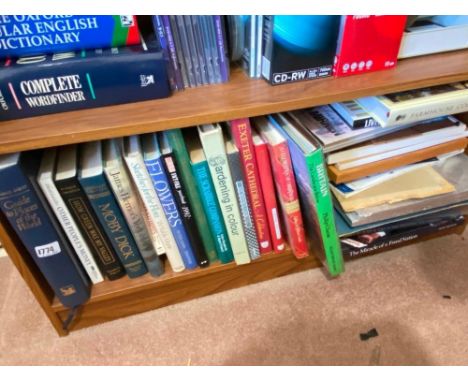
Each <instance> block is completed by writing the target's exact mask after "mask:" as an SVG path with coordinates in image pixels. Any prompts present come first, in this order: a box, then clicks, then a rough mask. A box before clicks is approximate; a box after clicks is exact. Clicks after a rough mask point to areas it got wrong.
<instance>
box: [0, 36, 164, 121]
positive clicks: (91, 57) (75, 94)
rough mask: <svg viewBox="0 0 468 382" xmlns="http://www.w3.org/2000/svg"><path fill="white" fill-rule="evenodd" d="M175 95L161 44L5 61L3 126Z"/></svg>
mask: <svg viewBox="0 0 468 382" xmlns="http://www.w3.org/2000/svg"><path fill="white" fill-rule="evenodd" d="M169 95H170V86H169V82H168V78H167V72H166V62H165V60H164V57H163V54H162V52H161V50H160V49H159V44H158V42H157V41H156V39H154V38H152V39H150V40H148V41H147V43H146V44H142V45H135V46H127V47H123V48H112V49H104V50H103V49H96V50H87V51H82V52H69V53H58V54H54V55H45V56H37V57H23V58H14V59H4V60H3V61H2V60H0V121H1V120H9V119H17V118H25V117H33V116H37V115H43V114H51V113H60V112H64V111H70V110H78V109H87V108H94V107H101V106H108V105H115V104H121V103H128V102H137V101H145V100H150V99H155V98H164V97H168V96H169Z"/></svg>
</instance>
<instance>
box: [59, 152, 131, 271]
mask: <svg viewBox="0 0 468 382" xmlns="http://www.w3.org/2000/svg"><path fill="white" fill-rule="evenodd" d="M54 182H55V185H56V187H57V189H58V191H59V193H60V195H61V196H62V198H63V200H64V201H65V204H66V206H67V207H68V210H69V211H70V213H71V215H72V217H73V219H74V220H75V222H76V224H77V226H78V228H79V229H80V231H81V234H82V235H83V237H84V239H85V241H86V243H87V244H88V246H89V248H90V249H91V251H92V253H93V255H94V259H95V260H96V262H97V264H98V266H99V268H100V270H101V272H102V273H103V275H105V276H107V278H108V279H109V280H116V279H118V278H120V277H122V276H124V275H125V270H124V268H123V266H122V264H121V263H120V261H119V259H118V257H117V255H116V254H115V252H114V251H113V249H112V245H111V243H110V242H109V239H108V237H107V235H106V233H105V232H104V229H103V228H102V226H101V225H100V224H99V220H98V218H97V217H96V214H95V213H94V211H93V208H92V207H91V205H90V203H89V201H88V198H87V197H86V194H85V193H84V191H83V189H82V188H81V185H80V182H79V181H78V151H77V146H76V145H68V146H62V147H60V148H59V151H58V155H57V164H56V172H55V178H54Z"/></svg>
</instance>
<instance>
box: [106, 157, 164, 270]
mask: <svg viewBox="0 0 468 382" xmlns="http://www.w3.org/2000/svg"><path fill="white" fill-rule="evenodd" d="M105 174H106V176H107V181H108V182H109V185H110V187H111V189H112V191H113V193H114V196H115V198H116V200H117V202H118V203H119V206H120V209H121V210H122V213H123V215H124V217H125V220H126V221H127V224H128V227H129V229H130V231H131V233H132V235H133V237H134V239H135V242H136V245H137V247H138V249H139V251H140V254H141V256H142V257H143V260H144V262H145V264H146V267H147V268H148V271H149V272H150V274H151V275H152V276H155V277H157V276H160V275H162V274H163V273H164V267H163V264H162V262H161V260H160V259H159V257H158V256H157V254H156V251H155V249H154V248H153V243H152V242H151V239H150V236H149V233H148V230H147V228H146V225H145V220H144V218H143V216H142V213H143V212H142V211H141V209H140V207H139V203H138V195H137V191H136V190H135V188H134V186H133V184H132V183H131V180H130V178H129V177H128V174H127V172H126V169H125V167H124V166H123V163H119V166H115V167H111V166H106V168H105Z"/></svg>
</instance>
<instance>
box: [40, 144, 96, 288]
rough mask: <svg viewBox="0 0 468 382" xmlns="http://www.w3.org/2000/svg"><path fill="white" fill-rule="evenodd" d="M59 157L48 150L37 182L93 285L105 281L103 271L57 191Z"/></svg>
mask: <svg viewBox="0 0 468 382" xmlns="http://www.w3.org/2000/svg"><path fill="white" fill-rule="evenodd" d="M56 157H57V150H56V149H47V150H45V151H44V153H43V155H42V160H41V166H40V168H39V172H38V175H37V182H38V183H39V186H40V188H41V190H42V192H43V193H44V196H45V197H46V199H47V201H48V202H49V205H50V207H51V208H52V210H53V211H54V214H55V216H56V217H57V220H58V222H59V223H60V225H61V226H62V228H63V231H64V232H65V234H66V235H67V238H68V240H69V241H70V244H71V245H72V247H73V249H74V250H75V252H76V255H77V256H78V258H79V259H80V262H81V264H82V265H83V268H84V270H85V271H86V273H87V274H88V276H89V278H90V280H91V282H92V283H93V284H97V283H100V282H102V281H104V278H103V276H102V273H101V271H100V270H99V268H98V265H97V264H96V261H95V260H94V257H93V255H92V253H91V250H90V249H89V247H88V245H87V244H86V242H85V240H84V238H83V235H82V234H81V232H80V230H79V229H78V226H77V225H76V223H75V221H74V220H73V217H72V216H71V214H70V211H68V208H67V206H66V205H65V202H64V201H63V199H62V196H61V195H60V193H59V192H58V190H57V187H56V186H55V183H54V168H55V161H56Z"/></svg>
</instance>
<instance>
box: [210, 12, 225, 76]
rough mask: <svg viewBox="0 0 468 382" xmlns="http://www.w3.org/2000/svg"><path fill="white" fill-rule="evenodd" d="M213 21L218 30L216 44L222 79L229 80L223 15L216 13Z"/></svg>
mask: <svg viewBox="0 0 468 382" xmlns="http://www.w3.org/2000/svg"><path fill="white" fill-rule="evenodd" d="M213 19H214V20H213V21H214V25H215V32H216V46H217V50H218V60H219V68H220V72H221V81H222V82H227V81H228V80H229V62H228V60H227V53H226V49H225V43H224V30H223V23H222V20H221V16H219V15H215V16H213Z"/></svg>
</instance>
